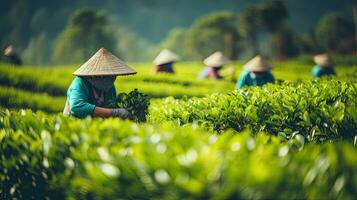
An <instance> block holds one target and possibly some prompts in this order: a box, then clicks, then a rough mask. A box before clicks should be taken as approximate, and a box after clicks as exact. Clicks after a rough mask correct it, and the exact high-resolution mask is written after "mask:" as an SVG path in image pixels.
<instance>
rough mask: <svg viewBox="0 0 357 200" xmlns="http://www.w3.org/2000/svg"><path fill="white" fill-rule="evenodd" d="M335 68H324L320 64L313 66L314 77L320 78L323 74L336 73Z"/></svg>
mask: <svg viewBox="0 0 357 200" xmlns="http://www.w3.org/2000/svg"><path fill="white" fill-rule="evenodd" d="M335 74H336V72H335V69H334V68H333V67H326V68H322V67H320V66H319V65H316V66H315V67H313V68H312V77H314V78H318V77H321V76H328V75H335Z"/></svg>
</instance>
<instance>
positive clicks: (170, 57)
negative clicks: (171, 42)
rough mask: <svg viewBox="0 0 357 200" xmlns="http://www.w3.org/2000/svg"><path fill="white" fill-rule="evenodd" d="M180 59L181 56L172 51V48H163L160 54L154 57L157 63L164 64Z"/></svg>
mask: <svg viewBox="0 0 357 200" xmlns="http://www.w3.org/2000/svg"><path fill="white" fill-rule="evenodd" d="M179 60H180V56H178V55H177V54H175V53H174V52H172V51H171V50H170V49H163V50H162V51H161V52H160V53H159V55H158V56H157V57H156V58H155V59H154V61H153V63H154V64H155V65H162V64H166V63H171V62H177V61H179Z"/></svg>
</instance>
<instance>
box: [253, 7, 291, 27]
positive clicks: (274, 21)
mask: <svg viewBox="0 0 357 200" xmlns="http://www.w3.org/2000/svg"><path fill="white" fill-rule="evenodd" d="M258 15H259V20H260V23H261V25H262V26H263V27H264V28H265V29H266V30H267V31H268V32H271V33H274V32H276V31H278V30H279V29H280V27H281V26H282V24H283V23H284V21H286V20H287V18H288V11H287V8H286V6H285V5H284V3H283V1H281V0H270V1H267V2H265V3H263V4H261V5H260V8H259V12H258Z"/></svg>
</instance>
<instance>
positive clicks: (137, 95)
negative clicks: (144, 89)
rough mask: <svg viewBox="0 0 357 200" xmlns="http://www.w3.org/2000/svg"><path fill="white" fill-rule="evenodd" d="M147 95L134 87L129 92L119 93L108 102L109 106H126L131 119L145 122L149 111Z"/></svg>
mask: <svg viewBox="0 0 357 200" xmlns="http://www.w3.org/2000/svg"><path fill="white" fill-rule="evenodd" d="M149 105H150V98H149V95H147V94H143V93H141V92H139V91H138V89H134V90H133V91H131V92H129V93H124V92H122V93H120V94H118V95H117V97H116V99H115V101H114V102H110V103H109V107H111V108H126V109H128V110H129V112H130V113H131V115H132V116H131V119H133V120H135V121H137V122H145V121H146V116H147V114H148V112H149Z"/></svg>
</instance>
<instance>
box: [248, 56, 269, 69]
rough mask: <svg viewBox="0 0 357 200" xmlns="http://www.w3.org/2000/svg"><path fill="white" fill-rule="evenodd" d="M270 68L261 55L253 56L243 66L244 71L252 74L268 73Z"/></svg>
mask: <svg viewBox="0 0 357 200" xmlns="http://www.w3.org/2000/svg"><path fill="white" fill-rule="evenodd" d="M271 68H272V66H271V65H270V63H269V62H268V60H267V59H266V58H265V57H263V56H261V55H257V56H255V57H254V58H253V59H251V60H250V61H248V62H247V63H246V64H245V65H244V69H245V70H247V71H252V72H265V71H269V70H270V69H271Z"/></svg>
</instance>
